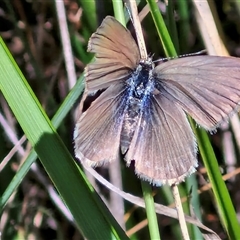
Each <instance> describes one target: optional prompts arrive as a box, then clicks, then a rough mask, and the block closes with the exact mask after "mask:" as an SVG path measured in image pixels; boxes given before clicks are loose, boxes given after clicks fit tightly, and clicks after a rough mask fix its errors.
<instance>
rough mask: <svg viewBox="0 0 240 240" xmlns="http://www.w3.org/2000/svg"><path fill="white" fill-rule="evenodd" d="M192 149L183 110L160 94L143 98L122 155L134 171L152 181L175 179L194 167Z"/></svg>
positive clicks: (194, 149) (194, 160) (157, 183)
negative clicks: (131, 136)
mask: <svg viewBox="0 0 240 240" xmlns="http://www.w3.org/2000/svg"><path fill="white" fill-rule="evenodd" d="M196 151H197V149H196V143H195V138H194V135H193V133H192V130H191V127H190V125H189V122H188V121H187V118H186V115H185V113H184V112H183V110H182V109H180V108H179V107H177V106H176V105H175V104H173V103H172V102H171V101H169V100H168V99H167V98H165V97H164V96H161V95H160V94H158V95H156V96H151V97H150V98H149V99H148V100H146V102H145V106H144V108H143V109H142V111H141V113H140V120H139V123H138V125H137V128H136V130H135V133H134V136H133V139H132V142H131V144H130V147H129V150H128V152H127V155H126V160H127V162H128V164H129V163H130V162H131V161H132V160H135V171H136V173H137V175H139V176H140V177H141V178H143V179H146V180H148V181H149V182H151V183H153V184H154V185H161V184H165V183H169V184H173V183H179V182H181V181H183V179H184V178H185V177H186V176H187V175H189V174H191V173H192V172H194V171H195V167H196V166H197V160H196Z"/></svg>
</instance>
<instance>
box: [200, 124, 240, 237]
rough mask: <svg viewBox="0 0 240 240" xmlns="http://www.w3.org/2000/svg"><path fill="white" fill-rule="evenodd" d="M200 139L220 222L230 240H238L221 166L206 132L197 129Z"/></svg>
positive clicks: (236, 227)
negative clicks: (220, 169)
mask: <svg viewBox="0 0 240 240" xmlns="http://www.w3.org/2000/svg"><path fill="white" fill-rule="evenodd" d="M195 131H196V133H197V134H196V135H197V138H198V145H199V150H200V152H201V156H202V159H203V162H204V166H205V167H206V169H207V174H208V177H209V180H210V182H211V184H212V190H213V193H214V196H215V199H216V202H217V208H218V211H219V216H220V220H221V222H222V225H223V226H224V228H225V230H226V232H227V234H228V236H229V237H230V239H238V238H239V236H240V226H239V223H238V220H237V215H236V212H235V209H234V207H233V204H232V200H231V198H230V195H229V192H228V190H227V187H226V184H225V182H224V181H223V179H222V175H221V173H220V171H219V166H218V162H217V159H216V157H215V154H214V152H213V149H212V146H211V144H210V143H209V144H206V143H208V142H209V139H208V136H207V134H206V132H205V131H204V130H202V129H200V128H195Z"/></svg>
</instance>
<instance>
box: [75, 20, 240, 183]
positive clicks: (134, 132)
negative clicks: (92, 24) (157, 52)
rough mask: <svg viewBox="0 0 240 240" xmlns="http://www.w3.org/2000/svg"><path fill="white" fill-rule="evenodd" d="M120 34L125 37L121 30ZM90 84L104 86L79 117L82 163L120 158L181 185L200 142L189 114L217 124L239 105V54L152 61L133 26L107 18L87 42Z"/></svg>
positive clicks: (143, 174) (144, 174)
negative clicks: (91, 57) (141, 50)
mask: <svg viewBox="0 0 240 240" xmlns="http://www.w3.org/2000/svg"><path fill="white" fill-rule="evenodd" d="M119 36H121V38H120V37H119ZM88 50H89V51H90V52H94V53H95V54H96V60H95V62H93V63H91V64H89V65H88V66H87V67H86V72H85V77H86V91H87V93H94V92H96V91H97V90H99V89H102V90H103V93H102V94H101V95H100V96H99V97H98V98H97V99H96V100H94V101H93V102H92V104H91V105H90V107H89V108H88V109H87V110H86V111H85V112H83V113H82V115H81V116H80V118H79V120H78V122H77V124H76V127H75V132H74V140H75V154H76V157H77V158H78V159H80V161H81V162H83V163H87V164H89V165H91V166H100V165H102V164H104V163H108V162H111V161H114V160H116V159H118V158H119V153H120V152H121V153H122V154H123V155H124V159H125V161H126V162H127V165H129V164H130V163H131V162H132V161H134V166H135V172H136V174H137V175H138V176H139V177H140V178H142V179H145V180H147V181H149V182H150V183H153V184H154V185H157V186H159V185H161V184H166V183H168V184H170V185H171V184H177V183H180V182H181V181H183V180H184V179H185V177H186V176H188V175H190V174H191V173H193V172H194V171H195V168H196V167H197V158H196V154H197V144H196V140H195V136H194V134H193V131H192V129H191V127H190V124H189V122H188V119H187V116H186V113H188V114H189V115H190V116H191V117H193V118H194V119H195V121H196V122H197V123H198V124H199V125H200V126H202V127H204V128H205V129H206V130H209V131H214V130H215V129H216V127H218V126H219V125H220V124H221V123H222V122H223V121H225V120H226V119H228V117H229V115H230V114H231V113H232V112H236V111H237V110H238V109H239V102H240V77H238V76H240V60H239V59H238V58H232V57H217V56H194V57H185V58H179V59H175V60H170V61H167V62H164V63H161V64H159V65H158V66H156V67H155V66H154V64H153V62H152V59H151V58H149V59H140V54H139V50H138V47H137V45H136V43H135V41H134V39H133V38H132V36H131V34H130V32H129V31H128V30H127V29H126V28H124V27H123V26H122V25H121V24H120V23H119V22H117V21H116V20H115V19H114V18H113V17H106V18H105V19H104V21H103V23H102V24H101V26H100V27H99V28H98V30H97V32H96V33H94V34H93V35H92V37H91V39H90V41H89V46H88Z"/></svg>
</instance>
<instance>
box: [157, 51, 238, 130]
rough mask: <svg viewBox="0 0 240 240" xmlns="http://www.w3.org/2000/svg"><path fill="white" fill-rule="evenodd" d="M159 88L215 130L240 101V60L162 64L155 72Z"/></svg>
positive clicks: (205, 58) (208, 58)
mask: <svg viewBox="0 0 240 240" xmlns="http://www.w3.org/2000/svg"><path fill="white" fill-rule="evenodd" d="M154 73H155V76H156V78H157V82H158V84H159V85H158V89H159V91H161V92H162V94H163V95H164V96H166V97H167V98H168V99H169V100H170V101H172V102H175V103H177V104H178V105H179V106H181V107H182V108H183V109H184V110H185V111H186V112H187V113H189V114H190V115H191V116H192V117H193V118H194V119H195V120H196V122H197V123H198V124H200V125H201V126H203V127H204V128H205V129H207V130H210V131H211V130H214V129H216V127H217V126H218V125H219V124H220V123H221V122H222V121H224V120H226V118H228V117H229V114H230V113H231V112H232V111H234V110H237V109H238V107H239V102H240V84H239V83H240V75H239V74H240V60H239V59H237V58H231V57H216V56H195V57H187V58H179V59H176V60H171V61H168V62H166V63H163V64H160V65H159V66H157V67H156V68H155V70H154Z"/></svg>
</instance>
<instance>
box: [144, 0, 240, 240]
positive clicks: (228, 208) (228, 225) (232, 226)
mask: <svg viewBox="0 0 240 240" xmlns="http://www.w3.org/2000/svg"><path fill="white" fill-rule="evenodd" d="M147 2H148V3H149V7H150V11H151V14H152V17H153V19H154V23H155V25H156V28H157V31H158V34H159V35H160V39H161V41H162V44H163V46H164V50H165V53H166V55H167V56H176V51H175V49H174V46H173V44H172V43H171V38H170V36H169V34H168V32H167V28H166V26H165V24H164V21H163V18H162V16H161V14H160V12H159V9H158V6H157V4H156V2H155V1H154V0H147ZM190 122H191V125H192V128H193V129H194V130H195V129H196V124H195V123H193V121H190ZM195 134H196V136H197V139H198V145H199V150H200V153H201V156H203V158H204V165H205V166H206V169H207V173H208V176H209V180H210V182H211V184H212V186H213V192H214V196H215V200H216V202H217V208H218V210H219V217H220V219H221V222H222V224H223V226H224V228H225V229H226V232H227V233H228V234H229V236H230V238H231V239H237V236H240V228H239V224H238V221H237V216H236V212H235V210H234V208H233V204H232V201H231V198H230V196H229V192H228V190H227V188H226V185H225V183H224V181H223V180H222V178H221V177H220V176H221V175H220V173H219V169H218V167H217V166H218V165H217V159H216V157H215V154H214V152H213V149H212V147H211V143H210V141H209V138H208V136H207V133H206V132H205V131H204V130H199V129H196V131H195ZM213 163H214V165H213ZM210 166H212V167H213V166H214V167H213V168H211V167H210ZM217 175H219V176H217ZM216 176H217V177H216ZM218 186H220V187H218Z"/></svg>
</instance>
